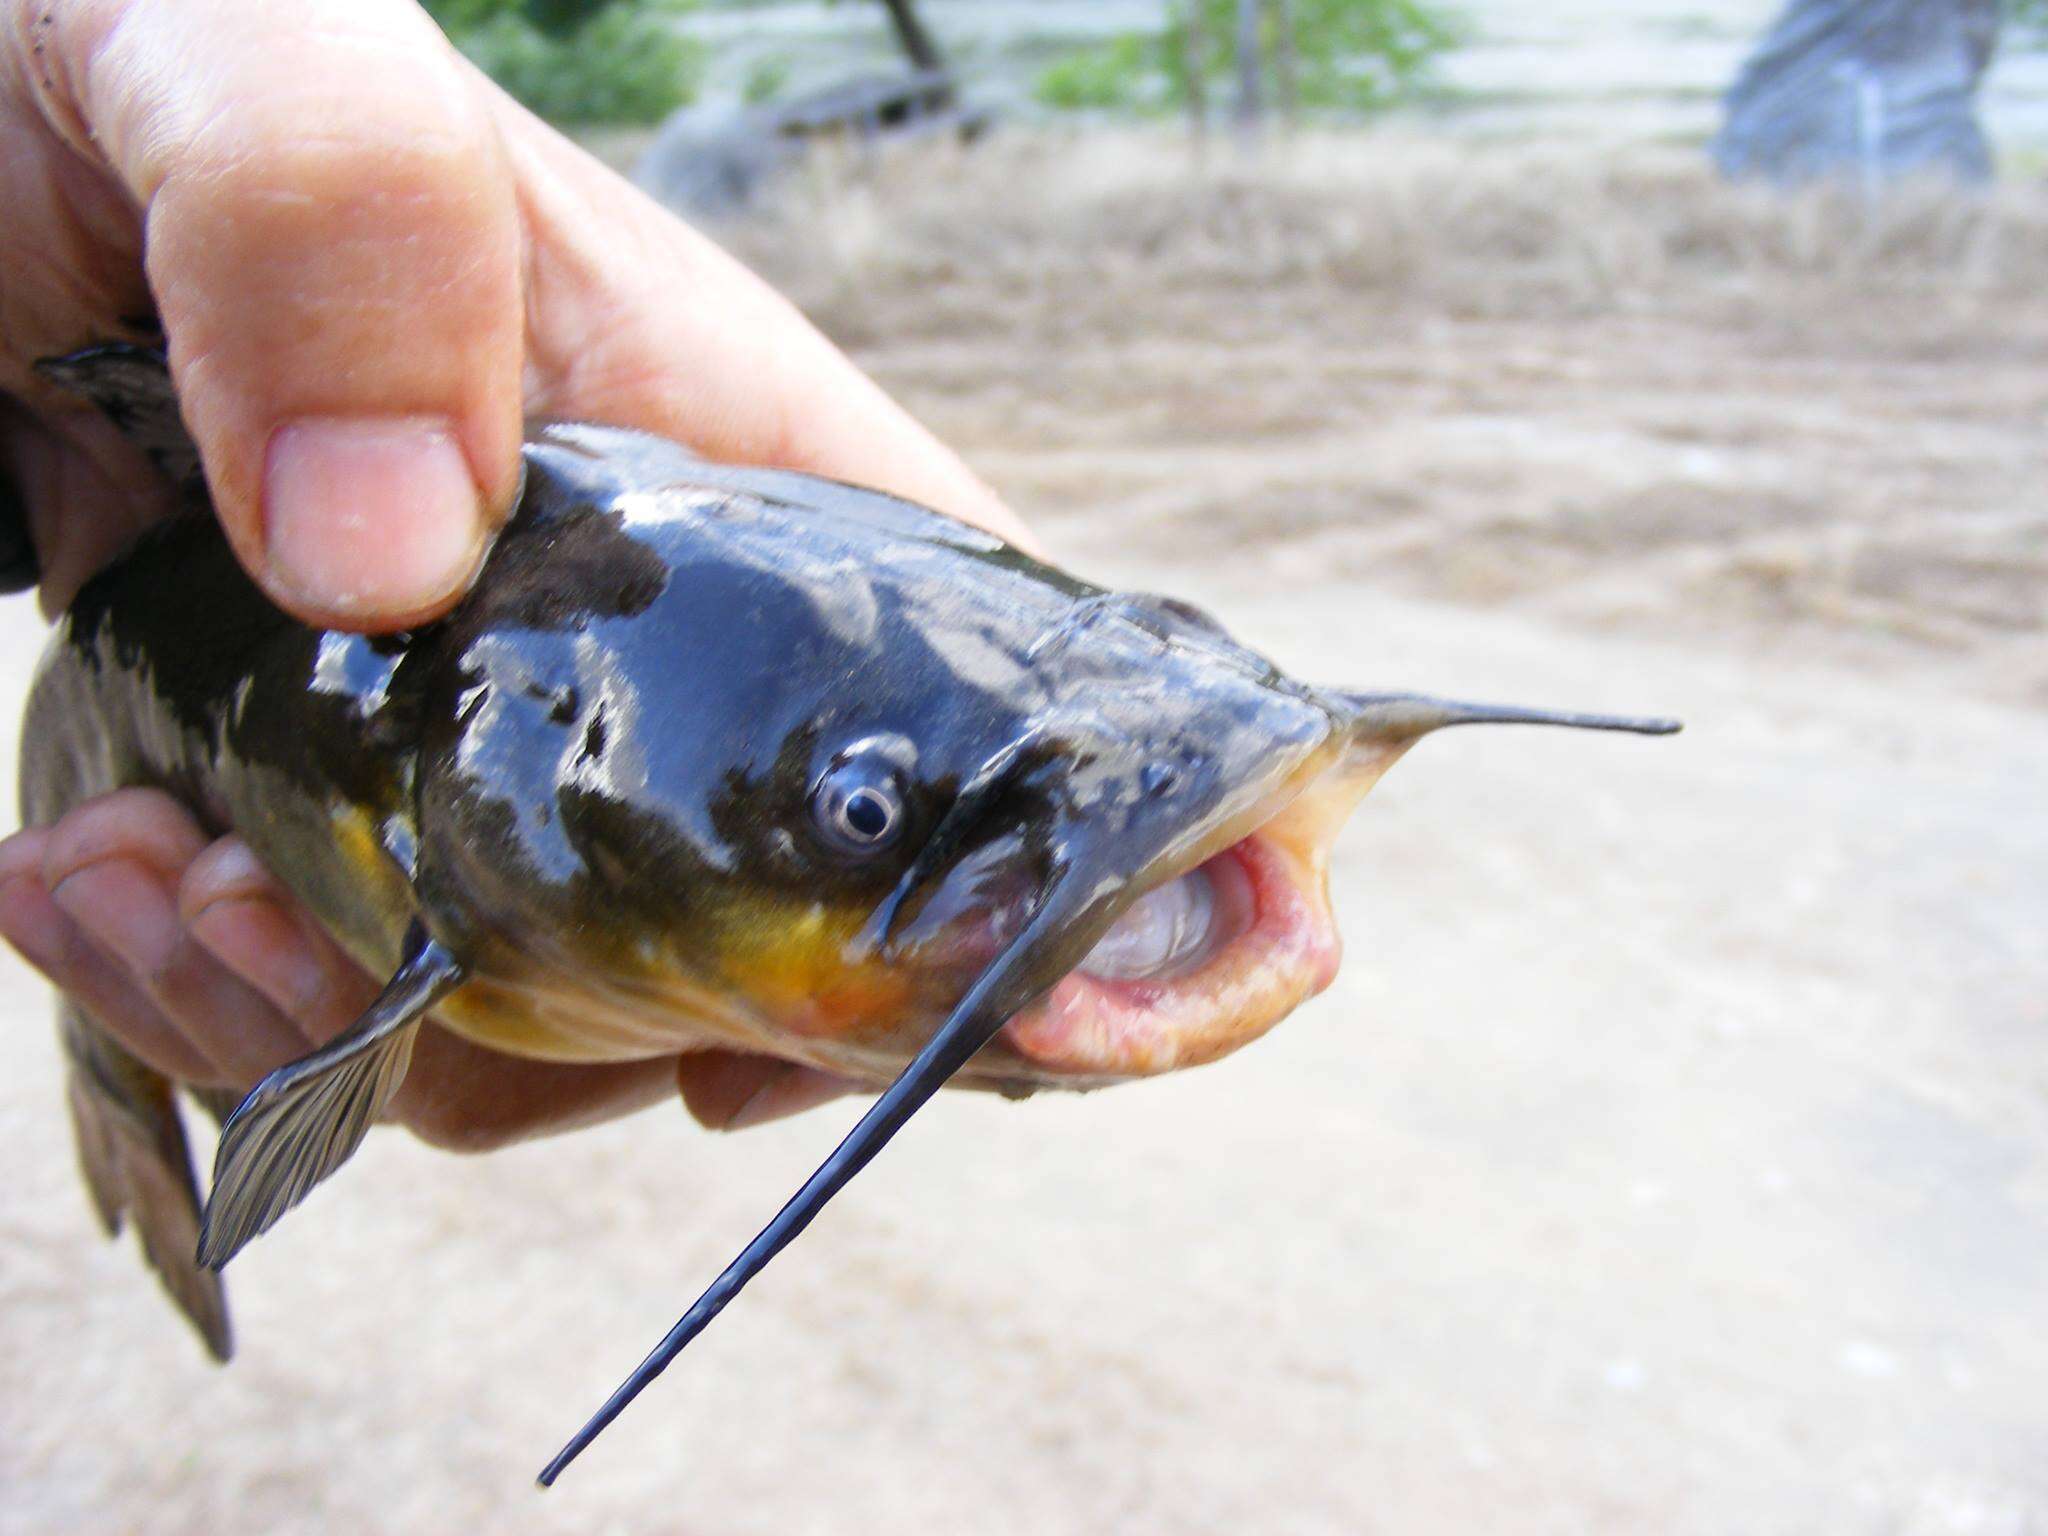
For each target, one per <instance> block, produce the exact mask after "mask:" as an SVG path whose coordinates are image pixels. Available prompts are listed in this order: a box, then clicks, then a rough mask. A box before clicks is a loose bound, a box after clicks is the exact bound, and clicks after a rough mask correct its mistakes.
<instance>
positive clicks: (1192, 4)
mask: <svg viewBox="0 0 2048 1536" xmlns="http://www.w3.org/2000/svg"><path fill="white" fill-rule="evenodd" d="M1202 11H1203V5H1202V0H1180V15H1181V35H1180V38H1181V60H1180V67H1181V69H1182V71H1183V72H1184V73H1185V74H1186V75H1187V82H1188V132H1189V133H1190V134H1191V135H1193V137H1194V139H1195V142H1196V143H1198V144H1199V143H1201V142H1202V140H1204V139H1206V138H1207V137H1208V136H1209V26H1208V18H1207V17H1205V16H1204V15H1203V14H1202Z"/></svg>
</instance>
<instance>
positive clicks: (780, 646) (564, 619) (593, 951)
mask: <svg viewBox="0 0 2048 1536" xmlns="http://www.w3.org/2000/svg"><path fill="white" fill-rule="evenodd" d="M528 474H529V487H528V494H527V502H526V508H525V510H524V512H523V514H522V515H523V516H525V517H527V518H529V519H531V520H532V526H529V527H527V528H525V529H523V530H522V529H519V528H515V530H514V534H513V535H512V536H509V537H508V539H507V540H506V541H505V543H504V544H503V545H502V546H501V548H500V550H499V552H498V553H497V554H496V555H495V556H494V557H493V565H492V567H491V568H490V569H489V570H487V572H486V578H485V579H484V580H483V581H480V582H479V583H478V587H477V592H476V594H475V595H474V596H473V597H472V599H471V600H470V601H469V602H468V603H467V604H465V605H464V607H463V608H462V609H460V610H458V612H457V614H456V616H455V617H454V618H453V619H451V620H450V621H449V623H448V626H447V631H448V632H447V635H446V637H445V638H444V640H443V641H442V645H441V654H442V656H443V658H444V665H443V667H442V672H443V674H444V680H443V682H442V683H441V684H440V689H441V692H440V696H439V699H438V701H437V702H436V703H434V704H433V706H432V707H430V708H429V709H428V711H427V717H428V719H429V720H430V721H432V722H435V723H434V724H433V726H432V730H433V731H434V732H437V733H438V735H436V736H434V737H433V738H432V739H430V740H429V742H428V748H427V751H426V754H425V757H424V759H423V767H422V782H421V787H420V797H419V798H420V804H421V821H422V827H421V830H422V838H423V843H424V846H425V847H426V849H427V852H428V857H427V858H426V859H425V860H424V863H425V865H426V882H425V883H426V885H427V892H426V894H427V898H428V900H429V903H430V904H431V905H432V906H433V908H434V909H435V910H437V911H439V912H441V913H443V914H448V913H458V914H461V923H462V925H463V926H466V927H467V928H468V929H469V930H470V931H471V932H473V933H480V934H484V935H489V936H495V939H496V941H497V942H496V948H497V950H498V952H499V954H500V956H501V968H506V969H510V970H515V971H520V972H522V973H523V974H524V975H526V976H527V977H528V978H529V979H531V980H533V983H534V984H536V985H538V984H541V983H540V981H539V980H538V979H539V978H543V977H544V978H548V980H547V981H546V983H545V984H546V985H549V986H553V987H557V988H563V987H566V988H568V989H569V990H571V991H574V992H577V993H580V994H591V993H600V994H603V997H602V998H600V999H599V1001H603V1002H606V1003H608V1004H611V1005H616V1008H615V1010H614V1011H623V1012H625V1013H628V1014H636V1015H640V1016H644V1018H645V1021H646V1023H645V1028H644V1030H642V1031H641V1032H639V1033H635V1032H634V1031H633V1030H630V1029H629V1030H625V1031H624V1033H623V1034H622V1036H621V1040H620V1042H619V1049H620V1050H621V1051H626V1050H630V1049H633V1048H636V1046H637V1045H639V1044H641V1043H643V1042H644V1043H645V1044H646V1045H647V1047H648V1048H649V1049H652V1048H654V1047H655V1046H657V1045H659V1044H661V1043H664V1042H663V1037H662V1035H661V1030H662V1028H663V1027H664V1023H663V1021H664V1020H669V1021H672V1020H673V1019H674V1018H675V1017H676V1016H679V1015H684V1016H688V1017H691V1018H693V1019H695V1020H696V1021H698V1023H699V1024H700V1025H703V1026H705V1027H707V1028H708V1029H709V1030H710V1032H711V1034H712V1035H713V1037H714V1038H716V1039H718V1040H719V1041H720V1042H721V1043H726V1044H730V1045H734V1046H738V1047H741V1048H746V1049H753V1050H760V1051H766V1052H770V1053H773V1054H778V1055H782V1056H784V1057H787V1058H789V1059H792V1060H797V1061H802V1062H806V1063H809V1064H812V1065H816V1066H821V1067H825V1068H829V1069H831V1070H834V1071H838V1072H842V1073H846V1074H849V1075H852V1076H856V1077H862V1078H869V1079H881V1078H886V1077H888V1076H891V1075H893V1074H894V1073H895V1072H896V1071H897V1070H898V1069H900V1068H901V1067H902V1065H903V1064H904V1062H906V1061H908V1060H909V1059H910V1058H911V1057H912V1056H914V1055H915V1054H916V1053H917V1052H918V1051H919V1050H920V1049H921V1048H922V1047H923V1046H924V1045H925V1044H926V1043H927V1042H928V1041H929V1040H930V1039H931V1038H932V1036H933V1033H934V1031H935V1030H936V1029H938V1027H939V1026H940V1024H941V1023H942V1022H943V1021H944V1020H946V1019H947V1018H948V1017H950V1016H952V1015H953V1014H954V1013H955V1012H956V1011H957V1009H958V1007H959V1006H960V1003H961V1000H962V998H963V997H965V996H966V995H968V993H969V992H970V991H971V990H972V989H973V988H974V987H975V986H976V985H977V983H978V982H980V981H981V980H982V979H984V978H985V977H986V976H987V975H988V974H989V972H990V970H991V968H992V967H993V966H995V964H996V963H997V961H998V960H999V959H1001V958H1002V957H1006V956H1007V957H1008V960H1007V965H1006V974H1008V975H1009V977H1010V981H1009V983H1008V984H1007V985H1008V987H1009V989H1010V990H1011V991H1013V992H1014V993H1015V1005H1014V1007H1013V1008H1012V1009H1011V1015H1010V1016H1009V1017H1008V1018H1007V1021H1006V1023H1005V1024H1004V1027H1003V1028H1002V1029H1001V1030H1000V1031H999V1032H998V1033H997V1035H996V1037H995V1038H994V1039H993V1040H992V1041H990V1042H989V1043H988V1048H987V1049H986V1050H984V1051H982V1052H981V1053H980V1055H979V1056H978V1057H977V1058H976V1059H975V1060H974V1061H973V1062H972V1063H970V1064H969V1065H968V1067H967V1070H966V1072H965V1077H966V1078H967V1079H968V1080H971V1081H979V1082H982V1083H985V1084H988V1085H991V1086H995V1087H999V1088H1002V1089H1005V1090H1012V1091H1022V1090H1028V1089H1030V1088H1033V1087H1036V1086H1041V1085H1047V1084H1057V1085H1062V1086H1092V1085H1096V1084H1101V1083H1107V1082H1114V1081H1118V1080H1121V1079H1125V1078H1130V1077H1136V1076H1143V1075H1147V1074H1151V1073H1158V1072H1164V1071H1168V1070H1171V1069H1173V1068H1176V1067H1181V1066H1187V1065H1192V1064H1195V1063H1199V1062H1203V1061H1208V1060H1212V1059H1214V1058H1216V1057H1218V1056H1220V1055H1223V1054H1225V1053H1226V1052H1228V1051H1230V1050H1232V1049H1235V1048H1236V1047H1237V1046H1239V1045H1242V1044H1244V1043H1245V1042H1247V1041H1249V1040H1251V1039H1253V1038H1256V1037H1257V1036H1258V1035H1260V1034H1262V1033H1263V1032H1264V1031H1265V1030H1267V1029H1269V1028H1270V1027H1272V1025H1273V1024H1275V1023H1277V1022H1278V1021H1279V1020H1280V1019H1281V1018H1283V1017H1285V1016H1286V1015H1287V1014H1288V1013H1289V1012H1290V1011H1291V1010H1292V1009H1293V1008H1295V1007H1296V1006H1297V1005H1298V1004H1300V1003H1301V1002H1302V1001H1303V1000H1304V999H1306V998H1307V997H1309V996H1312V995H1313V994H1314V993H1315V992H1317V991H1319V990H1321V989H1322V988H1323V987H1325V986H1327V985H1328V984H1329V982H1330V980H1331V979H1332V978H1333V976H1334V975H1335V971H1336V967H1337V960H1338V953H1339V945H1338V939H1337V933H1336V928H1335V924H1334V920H1333V918H1332V914H1331V911H1330V902H1329V895H1328V880H1327V876H1328V866H1329V852H1330V845H1331V842H1332V841H1333V839H1334V838H1335V836H1336V833H1337V831H1338V829H1339V827H1340V826H1341V825H1342V823H1343V821H1344V819H1345V817H1346V815H1347V814H1348V812H1349V811H1350V809H1351V807H1352V806H1353V805H1355V804H1356V803H1357V801H1358V799H1359V798H1360V797H1361V796H1362V795H1363V794H1364V793H1365V791H1366V790H1367V789H1369V788H1370V786H1371V784H1372V783H1373V782H1374V781H1375V780H1376V779H1377V778H1378V776H1379V775H1380V773H1382V772H1384V771H1385V769H1386V767H1387V766H1388V765H1389V764H1390V763H1391V762H1392V761H1393V760H1394V759H1395V758H1396V757H1398V756H1399V755H1400V753H1401V752H1402V751H1404V750H1405V749H1406V747H1407V746H1408V745H1409V744H1410V743H1411V742H1412V741H1413V740H1415V739H1417V738H1418V737H1419V736H1420V735H1421V734H1423V733H1424V732H1425V731H1427V730H1429V729H1433V728H1435V726H1436V725H1439V724H1447V723H1452V716H1450V715H1447V714H1444V713H1443V710H1442V709H1441V708H1437V706H1434V705H1431V704H1429V703H1428V702H1427V701H1417V700H1414V699H1412V698H1411V697H1410V696H1407V695H1364V694H1354V693H1346V692H1342V691H1336V690H1328V689H1321V688H1316V687H1312V686H1309V685H1307V684H1304V683H1302V682H1299V681H1297V680H1295V679H1294V678H1292V677H1290V676H1288V675H1287V674H1286V673H1284V672H1282V671H1281V670H1280V669H1279V668H1277V667H1276V666H1274V665H1273V664H1272V663H1271V662H1270V661H1268V660H1267V659H1266V658H1265V657H1263V656H1261V655H1260V654H1258V653H1257V652H1255V651H1253V650H1251V649H1250V648H1248V647H1246V646H1244V645H1242V644H1240V643H1239V642H1237V641H1236V640H1234V639H1233V638H1232V637H1231V636H1230V635H1229V634H1228V633H1227V632H1226V631H1225V630H1224V629H1223V628H1222V627H1221V626H1220V625H1218V624H1217V623H1216V622H1215V621H1214V620H1212V619H1210V618H1209V617H1208V616H1207V615H1205V614H1203V613H1202V612H1201V611H1200V610H1198V609H1196V608H1193V607H1191V606H1190V605H1187V604H1184V603H1181V602H1178V601H1176V600H1174V599H1171V598H1164V597H1157V596H1152V595H1149V594H1133V593H1118V592H1109V591H1105V590H1103V589H1101V588H1098V587H1094V586H1090V585H1088V584H1086V583H1083V582H1079V581H1075V580H1073V579H1072V578H1070V577H1067V576H1065V575H1063V574H1062V573H1059V572H1057V571H1054V570H1051V569H1050V568H1048V567H1045V566H1042V565H1040V564H1038V563H1037V562H1035V561H1031V560H1029V559H1028V558H1026V557H1024V556H1022V555H1019V554H1017V553H1016V552H1014V551H1012V550H1009V549H1007V548H1006V547H1005V546H1003V545H1001V544H1000V543H998V542H997V541H995V540H993V539H990V538H988V537H987V536H985V535H982V534H980V533H978V532H976V531H975V530H972V529H968V528H965V527H964V526H963V525H960V524H958V523H956V522H953V521H952V520H950V519H946V518H943V517H941V516H939V515H938V514H935V513H931V512H928V511H925V510H924V509H921V508H916V507H913V506H910V505H909V504H907V503H902V502H898V501H895V500H893V499H891V498H887V497H882V496H877V495H875V494H873V493H869V492H861V491H856V490H853V489H851V488H848V487H838V486H831V485H829V484H827V483H825V482H820V481H816V480H814V479H811V478H809V477H804V476H796V475H786V474H775V473H773V472H764V471H739V470H732V469H728V468H724V467H721V466H713V465H708V464H705V463H704V462H703V461H701V460H697V459H695V458H694V457H692V456H690V455H688V454H687V453H686V452H684V451H683V450H681V449H679V448H676V447H675V446H674V445H672V444H667V443H663V442H660V441H659V440H656V439H648V438H642V437H639V436H638V435H637V434H630V433H621V432H615V431H612V430H610V429H599V428H574V429H557V430H556V431H554V432H552V433H551V434H549V435H544V436H543V437H542V438H540V439H539V440H538V441H537V442H536V444H535V445H533V446H530V447H529V450H528ZM529 566H530V568H531V569H530V570H529V569H528V567H529ZM1432 709H1436V711H1437V712H1436V713H1434V714H1432V713H1431V710H1432ZM1467 717H1471V718H1477V716H1474V715H1471V712H1470V711H1469V710H1468V711H1467V715H1466V716H1459V717H1458V718H1467ZM1491 717H1492V716H1489V718H1491ZM1026 935H1029V942H1028V944H1027V943H1025V942H1024V941H1025V936H1026ZM1020 945H1021V946H1022V947H1021V948H1020ZM472 947H474V946H472ZM584 1001H585V1002H588V1001H589V999H588V998H587V997H586V998H585V999H584Z"/></svg>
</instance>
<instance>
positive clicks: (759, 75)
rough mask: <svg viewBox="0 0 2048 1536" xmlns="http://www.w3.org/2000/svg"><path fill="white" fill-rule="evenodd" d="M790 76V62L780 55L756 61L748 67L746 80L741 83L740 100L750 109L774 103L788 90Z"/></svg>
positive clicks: (775, 54) (773, 54) (770, 55)
mask: <svg viewBox="0 0 2048 1536" xmlns="http://www.w3.org/2000/svg"><path fill="white" fill-rule="evenodd" d="M789 74H790V65H789V60H788V59H787V58H785V57H783V56H782V55H781V54H779V53H772V54H769V55H768V56H767V57H765V58H760V59H756V60H755V61H754V62H753V63H752V64H751V65H749V66H748V68H747V76H746V78H745V79H744V80H742V81H741V82H740V100H742V101H744V102H745V103H746V104H747V105H748V106H750V107H755V106H759V105H760V104H761V103H762V102H764V101H773V100H774V99H775V98H776V97H778V96H780V95H781V94H782V93H783V92H784V91H785V90H787V89H788V87H789Z"/></svg>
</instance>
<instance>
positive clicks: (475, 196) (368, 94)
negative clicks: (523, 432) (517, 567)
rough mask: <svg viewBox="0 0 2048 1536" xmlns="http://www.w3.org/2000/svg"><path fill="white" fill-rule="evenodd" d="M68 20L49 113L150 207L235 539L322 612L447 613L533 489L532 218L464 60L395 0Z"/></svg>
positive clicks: (303, 607) (403, 621) (164, 6)
mask: <svg viewBox="0 0 2048 1536" xmlns="http://www.w3.org/2000/svg"><path fill="white" fill-rule="evenodd" d="M55 17H56V26H55V34H56V35H55V36H54V38H52V39H51V47H52V52H53V53H54V55H55V64H56V67H55V68H54V69H52V70H49V71H46V72H45V74H44V78H43V83H44V87H45V89H46V91H47V92H48V96H49V99H48V100H46V101H45V103H44V105H45V110H46V112H47V113H48V114H49V115H50V116H51V118H52V121H53V123H54V124H55V125H56V126H57V127H58V128H59V131H60V132H62V131H66V129H67V128H68V129H69V136H71V137H73V138H74V139H75V140H80V141H82V144H83V145H84V146H89V147H90V151H91V152H94V153H96V154H97V155H98V156H99V157H100V158H102V159H103V161H104V163H106V164H107V165H108V167H109V168H110V170H111V171H112V173H113V174H114V175H115V176H116V177H117V178H118V179H119V180H120V181H121V182H122V183H124V184H125V185H126V187H127V188H128V190H129V192H130V193H131V194H132V195H133V196H134V198H135V199H136V200H137V202H138V203H140V204H141V206H142V207H143V209H144V210H145V230H146V239H145V265H146V269H147V274H148V278H149V283H150V287H151V290H152V292H153V293H154V296H155V298H156V302H157V308H158V312H159V314H160V316H161V317H162V320H163V325H164V331H165V334H166V336H167V337H168V339H169V342H170V357H171V368H172V372H173V374H174V375H175V377H176V379H177V382H178V388H179V396H180V401H181V404H182V408H183V411H184V415H185V420H186V425H187V426H188V427H189V428H190V429H191V431H192V434H193V437H194V438H195V439H196V441H197V442H198V444H199V449H200V453H201V457H202V458H203V460H204V462H205V466H206V476H207V483H208V486H209V489H210V490H211V492H212V495H213V501H214V506H215V508H216V510H217V511H218V513H219V516H220V520H221V523H222V525H223V527H224V528H225V529H226V531H227V535H228V538H229V540H230V541H231V542H232V543H233V545H234V547H235V550H236V552H237V553H238V554H239V555H240V557H241V559H242V561H243V563H244V564H245V565H246V566H247V567H248V568H249V570H250V571H251V573H252V574H253V575H254V576H255V577H256V579H257V580H258V581H259V582H260V583H262V585H263V586H264V587H265V588H266V590H268V591H269V593H270V594H271V596H272V597H273V598H274V599H276V601H277V602H278V603H280V604H281V605H282V606H284V607H285V608H288V609H290V610H291V611H292V612H294V613H296V614H297V615H299V616H300V617H301V618H303V619H306V620H308V621H309V622H312V623H316V624H324V625H334V626H339V627H345V628H354V629H367V630H375V629H395V628H402V627H405V626H406V625H408V624H411V623H415V622H419V621H421V620H424V619H427V618H430V617H433V616H435V615H436V614H438V613H439V612H440V611H441V610H443V609H445V608H446V607H448V606H449V605H450V604H451V603H452V602H453V601H454V600H455V599H456V598H457V597H459V596H460V595H461V593H462V592H463V591H464V590H465V589H466V588H467V586H468V583H469V580H470V578H471V576H472V575H473V574H474V572H475V570H476V567H477V565H478V563H479V562H480V560H481V558H482V555H483V551H484V548H485V546H486V543H487V541H488V537H489V533H490V531H491V530H492V528H493V527H494V526H495V524H496V523H497V522H498V521H499V520H500V519H501V518H502V517H503V515H504V514H505V512H506V510H507V509H508V507H509V504H510V502H511V500H512V498H513V496H514V495H515V493H516V490H517V483H518V468H519V439H520V363H521V353H522V309H521V297H520V292H521V281H520V277H521V273H520V260H521V258H520V236H519V228H520V225H519V217H518V211H517V207H516V204H515V201H514V197H513V192H512V187H511V181H510V176H509V173H508V171H507V168H506V165H505V158H504V151H503V148H502V146H501V144H500V142H499V140H498V138H497V135H496V130H495V128H494V127H493V125H492V123H491V120H490V117H489V114H488V113H487V111H486V109H485V107H484V104H483V102H482V100H481V98H480V95H479V93H478V91H477V89H476V88H475V86H474V85H473V84H472V83H471V77H470V76H469V75H468V73H467V72H466V71H465V70H464V69H463V67H462V66H461V64H460V63H459V61H458V59H457V58H456V56H455V54H454V53H453V51H452V50H451V49H450V48H449V47H448V45H447V43H446V41H445V40H444V39H443V38H442V37H441V35H440V33H439V32H438V31H436V30H435V28H434V27H433V25H432V23H431V22H429V21H428V20H427V19H426V17H425V14H424V13H423V12H421V11H420V10H419V9H418V8H417V7H416V6H414V5H412V4H409V3H405V0H305V3H299V4H293V5H290V6H278V5H274V4H271V3H269V0H101V3H98V4H84V5H77V6H67V7H58V8H56V10H55Z"/></svg>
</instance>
